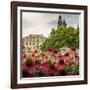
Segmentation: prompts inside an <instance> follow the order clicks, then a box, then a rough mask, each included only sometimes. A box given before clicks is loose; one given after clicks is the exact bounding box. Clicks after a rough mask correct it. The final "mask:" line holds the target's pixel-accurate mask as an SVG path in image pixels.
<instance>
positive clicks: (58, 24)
mask: <svg viewBox="0 0 90 90" xmlns="http://www.w3.org/2000/svg"><path fill="white" fill-rule="evenodd" d="M61 25H62V17H61V15H59V17H58V23H57V28H59V27H60V26H61Z"/></svg>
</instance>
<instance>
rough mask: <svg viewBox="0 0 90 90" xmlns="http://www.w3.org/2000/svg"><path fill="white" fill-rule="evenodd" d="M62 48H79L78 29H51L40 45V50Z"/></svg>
mask: <svg viewBox="0 0 90 90" xmlns="http://www.w3.org/2000/svg"><path fill="white" fill-rule="evenodd" d="M62 47H68V48H79V29H75V28H73V27H60V28H57V29H56V30H55V29H53V30H52V31H51V33H50V36H49V37H48V38H47V39H46V41H45V42H44V43H43V44H42V46H41V50H44V51H45V50H48V49H60V48H62Z"/></svg>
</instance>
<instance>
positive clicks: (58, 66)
mask: <svg viewBox="0 0 90 90" xmlns="http://www.w3.org/2000/svg"><path fill="white" fill-rule="evenodd" d="M21 69H22V77H24V78H27V77H48V76H67V75H79V50H78V49H74V48H73V49H70V48H66V49H61V50H57V49H53V50H51V49H50V50H47V51H46V52H41V51H37V50H34V51H30V53H29V54H26V53H24V52H23V54H22V67H21Z"/></svg>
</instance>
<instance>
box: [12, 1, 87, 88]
mask: <svg viewBox="0 0 90 90" xmlns="http://www.w3.org/2000/svg"><path fill="white" fill-rule="evenodd" d="M18 6H19V7H39V8H52V9H58V8H59V9H70V10H82V11H84V17H83V18H84V43H83V44H84V47H83V49H84V71H85V72H84V80H76V81H63V82H44V83H30V84H29V83H25V84H18V83H17V7H18ZM87 19H88V18H87V6H82V5H67V4H51V3H35V2H19V1H12V2H11V88H13V89H14V88H31V87H46V86H64V85H80V84H87V83H88V82H87V81H88V80H87V79H88V78H87V74H88V72H87V33H88V32H87V25H88V23H87Z"/></svg>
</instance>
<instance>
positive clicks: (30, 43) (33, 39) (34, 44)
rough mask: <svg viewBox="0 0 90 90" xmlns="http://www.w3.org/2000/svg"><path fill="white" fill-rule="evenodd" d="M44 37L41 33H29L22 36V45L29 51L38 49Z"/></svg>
mask: <svg viewBox="0 0 90 90" xmlns="http://www.w3.org/2000/svg"><path fill="white" fill-rule="evenodd" d="M45 39H46V37H44V36H43V35H42V34H41V35H38V34H30V35H29V36H26V37H24V38H23V45H24V47H25V49H26V52H29V51H30V50H40V46H41V45H42V43H43V42H44V41H45Z"/></svg>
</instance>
